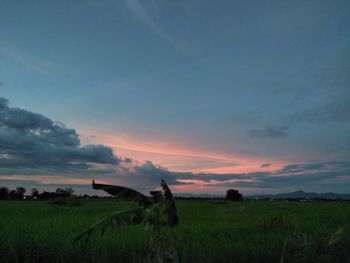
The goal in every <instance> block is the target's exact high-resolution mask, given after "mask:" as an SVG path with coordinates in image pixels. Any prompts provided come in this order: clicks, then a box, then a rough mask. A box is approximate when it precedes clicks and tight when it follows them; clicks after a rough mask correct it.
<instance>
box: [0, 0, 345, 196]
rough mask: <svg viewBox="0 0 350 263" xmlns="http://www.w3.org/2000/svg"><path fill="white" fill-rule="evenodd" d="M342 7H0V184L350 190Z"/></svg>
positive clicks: (79, 2) (93, 3)
mask: <svg viewBox="0 0 350 263" xmlns="http://www.w3.org/2000/svg"><path fill="white" fill-rule="evenodd" d="M349 14H350V1H348V0H344V1H341V0H339V1H326V0H322V1H319V0H317V1H297V0H293V1H231V0H227V1H206V0H196V1H195V0H193V1H192V0H178V1H170V0H148V1H141V0H120V1H119V0H106V1H97V0H84V1H83V0H76V1H68V0H67V1H47V0H43V1H39V0H35V1H19V0H18V1H17V0H0V186H7V187H9V188H12V187H15V186H18V185H22V186H25V187H27V190H28V191H29V189H30V188H32V187H38V188H39V189H40V190H46V189H49V190H52V189H55V188H57V187H68V186H71V187H73V188H74V189H75V190H76V191H77V192H78V193H85V192H86V193H94V192H92V190H91V189H90V188H91V186H90V183H91V179H92V178H94V179H95V180H96V181H97V182H101V183H112V184H119V185H124V186H128V187H132V188H136V189H138V190H140V191H142V192H147V191H149V190H151V189H154V188H156V187H158V186H159V182H160V180H161V179H165V180H166V181H167V182H168V183H169V185H170V187H171V188H172V189H173V190H174V192H176V193H177V194H184V193H190V194H211V195H224V194H225V192H226V190H227V189H228V188H235V189H239V190H240V191H241V192H242V193H243V194H245V195H249V194H263V193H266V194H267V193H281V192H289V191H296V190H304V191H307V192H311V191H312V192H336V193H350V30H349V28H350V15H349Z"/></svg>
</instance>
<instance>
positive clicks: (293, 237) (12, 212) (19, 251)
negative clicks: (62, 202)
mask: <svg viewBox="0 0 350 263" xmlns="http://www.w3.org/2000/svg"><path fill="white" fill-rule="evenodd" d="M176 205H177V210H178V216H179V219H180V220H181V224H180V225H179V226H178V229H177V233H178V236H177V238H178V251H179V255H180V260H181V262H208V263H209V262H210V263H211V262H280V261H281V255H282V252H283V249H284V242H285V240H286V238H287V242H286V244H285V249H284V256H283V262H350V249H349V248H350V220H349V219H350V204H349V203H345V202H330V203H328V202H325V203H322V202H320V203H295V204H293V203H283V202H256V203H254V202H243V203H232V202H227V203H222V202H220V203H219V204H218V203H217V202H215V201H186V200H182V201H177V202H176ZM136 206H137V205H136V204H134V203H132V202H117V201H115V200H84V201H82V205H81V206H77V207H65V206H54V205H51V204H47V203H45V202H41V201H28V202H20V201H2V202H0V262H76V263H78V262H128V263H129V262H140V258H142V256H143V255H144V253H145V249H146V248H147V245H148V242H149V233H148V232H147V231H144V227H143V226H136V227H135V226H132V227H124V228H121V229H118V230H108V231H107V232H106V233H105V234H104V236H103V237H101V236H100V235H95V236H92V237H91V239H90V241H89V242H88V243H85V242H81V243H79V244H77V243H73V242H71V240H72V237H74V235H76V234H77V233H79V232H80V231H81V230H82V229H84V228H86V227H88V226H90V225H91V224H93V223H94V222H96V221H98V220H99V219H101V218H104V217H107V216H108V215H110V212H111V209H112V210H122V209H129V208H133V207H136ZM340 229H342V230H340ZM113 231H118V233H113ZM169 234H170V233H169ZM332 240H333V241H334V242H331V241H332ZM329 244H331V245H329Z"/></svg>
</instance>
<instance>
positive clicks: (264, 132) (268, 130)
mask: <svg viewBox="0 0 350 263" xmlns="http://www.w3.org/2000/svg"><path fill="white" fill-rule="evenodd" d="M288 130H289V128H288V127H286V126H282V127H273V126H266V127H265V128H263V129H254V130H250V131H248V135H249V136H251V137H261V138H281V137H287V136H288Z"/></svg>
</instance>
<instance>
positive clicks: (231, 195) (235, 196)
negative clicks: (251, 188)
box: [226, 189, 243, 201]
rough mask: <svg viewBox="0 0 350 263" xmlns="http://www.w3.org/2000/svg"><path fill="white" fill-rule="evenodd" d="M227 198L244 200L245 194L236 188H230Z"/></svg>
mask: <svg viewBox="0 0 350 263" xmlns="http://www.w3.org/2000/svg"><path fill="white" fill-rule="evenodd" d="M226 199H227V200H231V201H243V195H242V194H241V193H240V192H239V191H238V190H235V189H229V190H227V192H226Z"/></svg>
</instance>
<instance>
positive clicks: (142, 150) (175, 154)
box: [79, 128, 287, 174]
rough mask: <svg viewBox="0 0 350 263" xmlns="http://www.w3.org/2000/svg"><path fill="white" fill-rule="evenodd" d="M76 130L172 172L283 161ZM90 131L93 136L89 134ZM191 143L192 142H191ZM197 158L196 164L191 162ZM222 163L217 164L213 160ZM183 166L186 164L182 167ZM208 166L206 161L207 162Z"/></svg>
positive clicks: (234, 169)
mask: <svg viewBox="0 0 350 263" xmlns="http://www.w3.org/2000/svg"><path fill="white" fill-rule="evenodd" d="M79 133H80V134H82V135H83V136H85V138H88V139H85V140H84V139H82V141H83V144H89V143H94V144H104V145H106V146H109V147H111V148H113V149H114V150H115V152H116V154H118V155H119V156H121V157H128V158H132V159H134V160H136V161H145V160H150V161H152V162H153V163H154V164H157V165H160V166H162V167H165V168H168V169H169V170H172V171H176V172H193V173H218V174H223V173H249V172H256V171H274V170H277V169H280V168H282V167H283V166H285V165H286V164H287V163H286V162H284V161H281V160H272V159H267V158H257V157H250V156H243V155H238V154H228V153H220V152H214V151H206V150H197V149H195V147H192V148H191V147H189V146H186V145H189V143H187V144H186V140H182V141H174V140H171V139H164V138H158V139H157V141H155V140H150V139H149V138H145V137H142V136H133V135H129V134H122V133H114V132H110V131H106V130H103V129H91V128H82V129H81V130H79ZM91 134H93V135H94V136H93V137H89V135H91ZM192 144H193V143H192ZM196 160H197V161H198V165H197V167H193V166H194V165H193V163H196ZM203 160H207V161H208V162H209V161H211V162H213V163H214V164H215V165H213V167H202V166H201V165H200V163H201V161H202V162H203ZM216 162H217V163H220V162H222V163H224V164H223V165H221V166H220V165H219V164H217V163H216ZM263 163H272V165H271V166H270V167H264V168H262V167H261V165H262V164H263ZM186 166H187V167H186ZM209 166H210V165H209Z"/></svg>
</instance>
